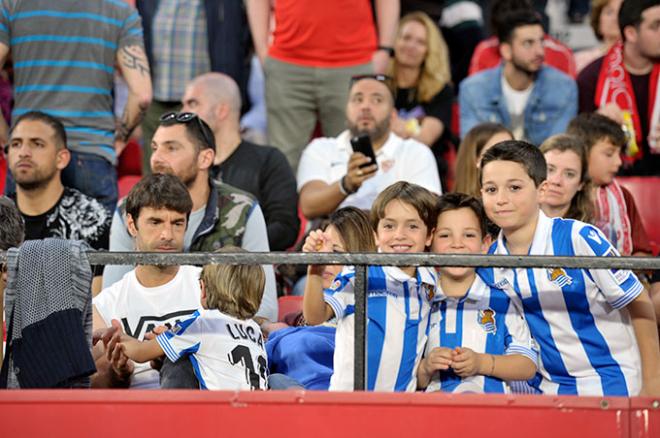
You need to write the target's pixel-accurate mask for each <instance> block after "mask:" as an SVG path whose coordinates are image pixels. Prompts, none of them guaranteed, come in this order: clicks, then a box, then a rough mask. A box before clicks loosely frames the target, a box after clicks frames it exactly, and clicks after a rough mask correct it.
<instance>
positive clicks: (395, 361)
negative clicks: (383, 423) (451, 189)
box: [305, 181, 436, 391]
mask: <svg viewBox="0 0 660 438" xmlns="http://www.w3.org/2000/svg"><path fill="white" fill-rule="evenodd" d="M435 211H436V197H435V195H433V194H432V193H431V192H429V191H428V190H426V189H424V188H423V187H421V186H418V185H415V184H410V183H407V182H403V181H402V182H398V183H395V184H392V185H391V186H389V187H387V188H386V189H385V190H383V191H382V192H381V193H380V195H378V197H377V198H376V201H375V202H374V206H373V209H372V211H371V222H372V226H373V227H374V229H375V230H376V243H377V245H378V248H379V249H380V251H381V252H384V253H419V252H424V250H425V249H426V247H427V246H429V245H430V244H431V239H432V237H433V228H434V227H435V219H436V213H435ZM367 275H368V281H367V321H368V325H367V389H368V390H370V391H373V390H376V391H414V390H415V389H416V387H417V378H416V370H417V366H418V365H419V361H420V359H421V357H422V352H423V350H424V345H425V344H426V339H427V331H428V324H429V313H430V310H431V306H430V302H431V300H432V298H433V295H434V293H435V287H436V277H435V274H434V272H433V271H432V270H431V269H430V268H427V267H419V268H415V267H414V266H412V267H402V268H397V267H391V266H370V267H369V269H368V274H367ZM354 278H355V269H354V268H353V267H347V268H344V270H343V271H342V273H341V274H340V275H339V276H337V278H336V279H335V282H334V283H333V285H332V286H331V287H330V288H329V289H327V290H326V291H325V296H324V298H323V300H324V301H321V300H320V299H319V300H317V301H318V302H317V303H316V304H317V306H323V307H325V319H326V320H328V319H330V318H332V317H333V316H335V317H336V318H337V334H336V337H335V345H336V347H335V355H334V374H333V375H332V378H331V379H330V390H343V391H351V390H352V389H353V369H354V361H353V346H354V324H355V317H354V304H355V296H354V293H353V282H354ZM308 298H311V297H308V296H306V297H305V299H306V300H307V299H308Z"/></svg>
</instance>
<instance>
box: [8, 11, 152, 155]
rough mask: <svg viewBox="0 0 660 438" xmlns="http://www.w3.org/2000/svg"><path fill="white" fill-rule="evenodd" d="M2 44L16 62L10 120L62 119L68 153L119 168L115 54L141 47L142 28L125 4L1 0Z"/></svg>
mask: <svg viewBox="0 0 660 438" xmlns="http://www.w3.org/2000/svg"><path fill="white" fill-rule="evenodd" d="M1 9H2V10H1V13H0V43H2V44H4V45H6V46H9V47H11V53H12V59H13V62H14V101H15V106H14V110H13V112H12V118H16V117H18V116H20V115H21V114H25V113H26V112H29V111H33V110H38V111H43V112H45V113H48V114H50V115H52V116H55V117H57V118H58V119H59V120H60V121H61V122H62V123H63V124H64V127H65V129H66V133H67V139H68V147H69V148H70V149H71V150H73V151H76V152H84V153H91V154H96V155H100V156H102V157H104V158H106V159H107V160H108V161H110V162H111V163H115V162H116V155H115V151H114V147H113V143H114V131H115V118H114V114H113V95H112V90H113V85H114V80H113V74H114V65H115V61H116V59H117V52H118V51H119V50H121V49H122V48H123V47H125V46H130V45H139V46H143V41H142V23H141V21H140V17H139V15H138V13H137V11H135V9H134V8H133V7H131V6H129V5H128V4H127V3H126V2H125V1H124V0H86V1H75V2H73V1H52V0H2V6H1Z"/></svg>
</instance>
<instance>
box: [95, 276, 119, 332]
mask: <svg viewBox="0 0 660 438" xmlns="http://www.w3.org/2000/svg"><path fill="white" fill-rule="evenodd" d="M118 286H119V285H117V286H112V287H108V288H105V289H103V290H102V291H101V292H99V294H98V295H97V296H95V297H94V298H93V299H92V304H93V305H94V307H95V308H96V311H97V312H99V315H101V318H103V321H104V322H105V324H106V325H107V326H108V327H110V326H111V325H112V320H113V318H116V317H117V316H116V315H115V313H116V310H115V304H116V303H117V287H118Z"/></svg>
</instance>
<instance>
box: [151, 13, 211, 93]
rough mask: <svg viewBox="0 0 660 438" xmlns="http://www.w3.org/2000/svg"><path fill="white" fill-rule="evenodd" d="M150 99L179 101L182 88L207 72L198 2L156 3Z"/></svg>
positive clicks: (203, 20) (203, 23) (206, 50)
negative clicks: (152, 83)
mask: <svg viewBox="0 0 660 438" xmlns="http://www.w3.org/2000/svg"><path fill="white" fill-rule="evenodd" d="M152 33H153V38H152V41H153V60H152V61H153V65H152V73H153V78H154V98H155V99H156V100H160V101H164V102H174V101H179V100H181V98H182V97H183V93H184V91H185V88H186V85H188V83H189V82H190V81H192V80H193V79H194V78H196V77H197V76H199V75H201V74H204V73H208V72H209V71H211V60H210V57H209V47H208V37H207V34H206V12H205V11H204V2H203V1H202V0H160V3H159V5H158V11H157V12H156V16H155V18H154V24H153V30H152Z"/></svg>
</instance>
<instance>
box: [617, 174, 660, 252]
mask: <svg viewBox="0 0 660 438" xmlns="http://www.w3.org/2000/svg"><path fill="white" fill-rule="evenodd" d="M617 181H618V182H619V183H620V184H621V185H622V186H624V187H625V188H627V189H628V191H630V193H631V194H632V195H633V198H634V199H635V205H636V206H637V210H638V211H639V215H640V216H641V217H642V223H643V224H644V228H645V229H646V234H647V235H648V237H649V240H650V241H651V247H652V248H653V254H655V255H657V254H658V251H660V208H658V193H660V177H657V176H645V177H638V176H629V177H618V178H617Z"/></svg>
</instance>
